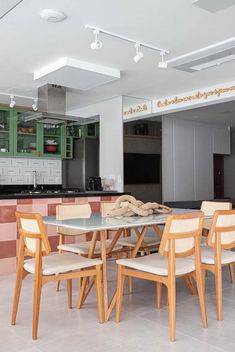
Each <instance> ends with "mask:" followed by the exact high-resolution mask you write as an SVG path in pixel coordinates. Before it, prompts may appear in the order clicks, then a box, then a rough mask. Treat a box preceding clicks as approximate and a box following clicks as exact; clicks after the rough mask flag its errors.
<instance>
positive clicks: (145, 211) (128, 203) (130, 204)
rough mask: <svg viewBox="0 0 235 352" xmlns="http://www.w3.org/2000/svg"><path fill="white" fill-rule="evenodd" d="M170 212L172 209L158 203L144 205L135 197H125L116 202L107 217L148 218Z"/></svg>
mask: <svg viewBox="0 0 235 352" xmlns="http://www.w3.org/2000/svg"><path fill="white" fill-rule="evenodd" d="M170 212H171V208H169V207H167V206H166V205H162V204H158V203H156V202H154V203H151V202H148V203H143V202H141V201H140V200H137V199H135V197H133V196H128V195H123V196H120V197H119V198H118V199H117V200H116V202H115V204H114V207H113V209H111V210H110V211H109V212H108V214H107V216H108V217H115V216H133V215H140V216H148V215H151V214H154V213H161V214H168V213H170Z"/></svg>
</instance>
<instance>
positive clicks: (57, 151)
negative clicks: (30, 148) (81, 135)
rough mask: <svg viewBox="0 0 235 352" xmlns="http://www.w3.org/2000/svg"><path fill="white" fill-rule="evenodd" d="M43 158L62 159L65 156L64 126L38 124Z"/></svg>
mask: <svg viewBox="0 0 235 352" xmlns="http://www.w3.org/2000/svg"><path fill="white" fill-rule="evenodd" d="M40 125H41V129H42V143H43V146H42V149H43V156H50V157H58V158H63V157H64V154H65V124H64V123H59V124H46V123H40Z"/></svg>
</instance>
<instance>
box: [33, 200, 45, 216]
mask: <svg viewBox="0 0 235 352" xmlns="http://www.w3.org/2000/svg"><path fill="white" fill-rule="evenodd" d="M47 210H48V204H47V203H44V204H32V213H39V214H41V215H42V216H47Z"/></svg>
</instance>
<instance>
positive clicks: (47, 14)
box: [40, 9, 66, 23]
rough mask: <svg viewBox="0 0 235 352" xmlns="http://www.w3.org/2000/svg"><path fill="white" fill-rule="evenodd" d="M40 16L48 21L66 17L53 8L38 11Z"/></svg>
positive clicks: (60, 19) (54, 21) (56, 20)
mask: <svg viewBox="0 0 235 352" xmlns="http://www.w3.org/2000/svg"><path fill="white" fill-rule="evenodd" d="M40 16H41V18H42V19H43V20H45V21H48V22H53V23H56V22H61V21H63V20H64V19H65V18H66V15H65V13H64V12H62V11H60V10H54V9H45V10H42V11H41V12H40Z"/></svg>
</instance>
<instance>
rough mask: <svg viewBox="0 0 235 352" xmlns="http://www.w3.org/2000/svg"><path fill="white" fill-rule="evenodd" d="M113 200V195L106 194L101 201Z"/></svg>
mask: <svg viewBox="0 0 235 352" xmlns="http://www.w3.org/2000/svg"><path fill="white" fill-rule="evenodd" d="M110 200H112V197H111V196H104V197H101V201H103V202H105V201H110Z"/></svg>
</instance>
